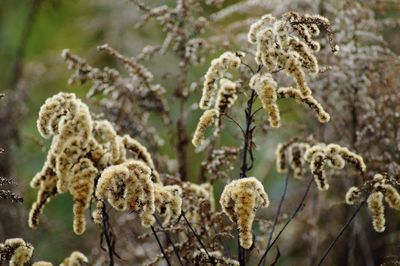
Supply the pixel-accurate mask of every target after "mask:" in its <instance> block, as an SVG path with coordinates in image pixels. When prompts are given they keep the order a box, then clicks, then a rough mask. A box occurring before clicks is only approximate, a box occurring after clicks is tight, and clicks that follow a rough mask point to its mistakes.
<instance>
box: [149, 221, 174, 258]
mask: <svg viewBox="0 0 400 266" xmlns="http://www.w3.org/2000/svg"><path fill="white" fill-rule="evenodd" d="M150 227H151V231H152V232H153V235H154V237H155V238H156V240H157V243H158V246H159V247H160V250H161V253H162V254H163V256H164V259H165V260H166V261H167V264H168V266H171V263H170V262H169V259H168V257H167V254H166V253H165V251H164V248H163V246H162V244H161V242H160V239H158V236H157V233H156V230H154V227H153V226H150Z"/></svg>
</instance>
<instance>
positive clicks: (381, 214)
mask: <svg viewBox="0 0 400 266" xmlns="http://www.w3.org/2000/svg"><path fill="white" fill-rule="evenodd" d="M367 202H368V209H369V210H370V212H371V214H372V225H373V226H374V229H375V231H377V232H383V231H385V222H386V219H385V207H384V206H383V193H382V192H380V191H376V192H373V193H371V194H370V195H369V197H368V201H367Z"/></svg>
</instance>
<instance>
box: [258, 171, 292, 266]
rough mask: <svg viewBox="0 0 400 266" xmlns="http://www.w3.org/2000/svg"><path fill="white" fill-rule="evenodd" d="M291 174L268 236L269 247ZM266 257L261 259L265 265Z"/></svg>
mask: <svg viewBox="0 0 400 266" xmlns="http://www.w3.org/2000/svg"><path fill="white" fill-rule="evenodd" d="M289 176H290V173H287V175H286V178H285V186H284V188H283V193H282V196H281V200H280V202H279V205H278V209H277V211H276V214H275V219H274V223H273V224H272V228H271V232H270V233H269V236H268V243H267V247H269V245H270V244H271V240H272V236H273V235H274V231H275V226H276V224H277V223H278V219H279V215H280V214H281V209H282V206H283V202H284V200H285V196H286V192H287V187H288V183H289ZM265 258H266V257H264V259H263V260H261V261H263V265H265V262H266V259H265Z"/></svg>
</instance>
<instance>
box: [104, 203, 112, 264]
mask: <svg viewBox="0 0 400 266" xmlns="http://www.w3.org/2000/svg"><path fill="white" fill-rule="evenodd" d="M102 212H103V213H102V215H103V235H104V237H105V238H106V244H107V249H108V257H109V259H110V263H109V265H110V266H113V265H114V250H113V249H114V248H113V244H112V240H111V237H110V234H109V229H110V228H109V226H108V213H107V211H106V207H105V206H104V207H103V209H102Z"/></svg>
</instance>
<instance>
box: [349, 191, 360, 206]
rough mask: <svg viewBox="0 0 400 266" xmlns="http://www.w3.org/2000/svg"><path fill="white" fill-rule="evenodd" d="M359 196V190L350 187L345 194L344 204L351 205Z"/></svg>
mask: <svg viewBox="0 0 400 266" xmlns="http://www.w3.org/2000/svg"><path fill="white" fill-rule="evenodd" d="M360 196H361V190H360V188H358V187H351V188H349V190H348V191H347V193H346V197H345V199H346V203H347V204H349V205H353V204H354V203H355V201H356V200H357V199H358V198H359V197H360Z"/></svg>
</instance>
